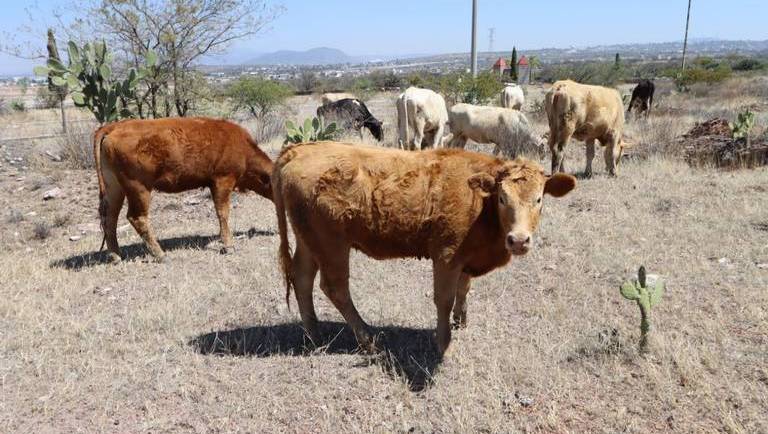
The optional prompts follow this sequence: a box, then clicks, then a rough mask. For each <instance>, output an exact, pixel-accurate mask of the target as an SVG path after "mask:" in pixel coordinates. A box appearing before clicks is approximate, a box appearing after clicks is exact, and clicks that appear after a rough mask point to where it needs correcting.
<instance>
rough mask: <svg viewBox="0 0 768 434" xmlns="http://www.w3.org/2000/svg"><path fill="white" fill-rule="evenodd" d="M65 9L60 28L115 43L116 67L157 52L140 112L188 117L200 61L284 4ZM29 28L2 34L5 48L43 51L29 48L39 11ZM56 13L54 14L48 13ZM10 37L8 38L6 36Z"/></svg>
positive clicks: (207, 0) (254, 30)
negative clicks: (28, 42)
mask: <svg viewBox="0 0 768 434" xmlns="http://www.w3.org/2000/svg"><path fill="white" fill-rule="evenodd" d="M68 2H69V4H68V7H67V8H66V9H67V13H62V12H60V11H59V12H56V11H55V12H54V13H53V18H54V19H55V20H56V22H57V23H58V24H57V26H56V29H58V30H57V32H58V33H59V34H63V35H66V36H67V37H68V38H69V39H70V40H73V41H75V42H76V43H78V44H79V45H83V44H84V43H85V42H89V41H90V40H91V39H93V38H94V37H98V38H99V39H104V41H105V42H107V43H108V45H109V46H110V47H112V48H113V51H114V53H115V60H116V69H117V70H123V69H126V68H128V67H133V68H136V69H138V68H140V67H141V65H143V64H145V63H146V57H147V54H148V53H149V52H150V51H154V52H155V53H157V55H158V56H159V62H158V63H157V65H156V67H155V68H153V70H152V71H151V74H148V75H147V76H146V77H144V78H143V79H142V82H141V85H140V86H139V87H138V89H137V97H138V98H137V114H138V115H139V116H140V117H142V118H143V117H161V116H170V115H172V114H174V112H175V114H176V115H179V116H185V115H186V114H187V113H188V111H189V110H190V108H191V107H192V106H193V100H194V99H195V98H196V93H195V88H194V87H193V86H190V83H194V81H195V80H194V77H191V75H193V74H194V73H195V72H194V71H195V65H196V64H197V63H199V61H200V60H201V59H202V58H203V57H205V56H211V55H216V54H220V53H223V52H224V50H225V49H226V48H227V47H228V46H229V45H230V44H231V43H232V42H233V41H236V40H238V39H242V38H246V37H250V36H253V35H256V34H258V33H260V32H261V31H262V30H263V29H264V28H265V27H266V26H267V25H268V24H269V23H270V22H271V21H272V20H274V18H275V17H277V16H278V15H279V14H280V13H281V12H282V10H283V8H282V7H280V6H272V5H271V3H272V2H271V1H270V0H151V1H148V0H68ZM27 12H28V15H29V19H28V21H29V23H28V24H27V25H26V27H27V28H29V29H30V30H29V31H28V32H24V31H23V27H25V26H22V29H20V30H22V32H21V34H24V33H26V34H25V35H24V36H23V37H21V36H19V37H15V38H14V37H13V35H8V34H7V33H4V34H3V38H2V39H3V41H2V42H1V43H0V51H5V52H8V53H11V54H13V55H16V56H19V57H26V58H42V57H45V56H44V55H43V50H40V49H38V48H36V47H32V46H25V45H24V43H23V42H22V43H19V42H18V41H23V40H26V39H31V38H29V36H30V35H32V34H34V35H39V34H40V33H43V34H44V30H43V31H42V32H41V31H40V30H39V29H37V28H36V20H38V19H39V18H37V17H39V16H40V15H42V11H39V12H40V13H34V11H33V8H32V9H28V10H27ZM48 15H50V12H49V13H48ZM6 36H9V37H6Z"/></svg>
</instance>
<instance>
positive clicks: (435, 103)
mask: <svg viewBox="0 0 768 434" xmlns="http://www.w3.org/2000/svg"><path fill="white" fill-rule="evenodd" d="M402 97H403V101H404V104H405V106H406V109H407V110H408V116H409V118H415V117H416V116H420V117H422V119H423V120H424V122H425V123H426V125H427V126H428V128H430V127H431V128H434V127H437V126H438V125H441V124H445V123H446V122H448V110H447V107H446V105H445V99H443V97H442V96H440V95H439V94H438V93H436V92H434V91H432V90H429V89H421V88H417V87H409V88H408V89H406V90H405V92H403V95H402Z"/></svg>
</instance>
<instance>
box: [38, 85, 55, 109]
mask: <svg viewBox="0 0 768 434" xmlns="http://www.w3.org/2000/svg"><path fill="white" fill-rule="evenodd" d="M35 105H36V106H37V108H41V109H52V108H57V107H58V106H59V95H57V94H56V93H55V92H51V90H50V89H48V86H39V87H38V88H37V97H36V98H35Z"/></svg>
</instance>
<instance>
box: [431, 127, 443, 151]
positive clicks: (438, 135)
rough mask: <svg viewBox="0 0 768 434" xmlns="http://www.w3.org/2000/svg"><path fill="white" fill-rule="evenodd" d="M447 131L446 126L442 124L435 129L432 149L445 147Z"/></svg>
mask: <svg viewBox="0 0 768 434" xmlns="http://www.w3.org/2000/svg"><path fill="white" fill-rule="evenodd" d="M444 133H445V126H443V125H440V126H439V127H437V129H436V130H435V135H434V136H433V137H432V149H437V148H442V147H443V134H444Z"/></svg>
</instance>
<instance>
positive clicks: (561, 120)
mask: <svg viewBox="0 0 768 434" xmlns="http://www.w3.org/2000/svg"><path fill="white" fill-rule="evenodd" d="M570 110H571V108H570V99H569V97H568V93H567V92H566V91H565V90H564V89H562V88H559V89H555V92H554V93H553V95H552V112H553V114H554V118H555V120H556V122H557V124H558V130H559V128H562V126H563V125H564V124H565V122H566V119H567V118H568V117H569V116H570Z"/></svg>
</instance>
